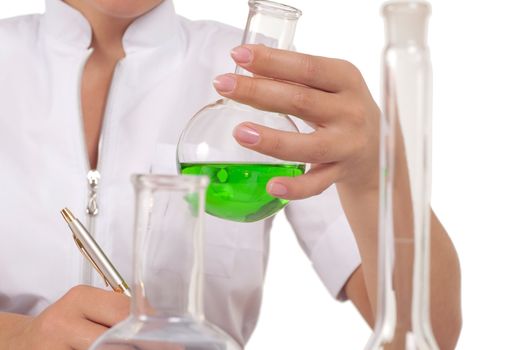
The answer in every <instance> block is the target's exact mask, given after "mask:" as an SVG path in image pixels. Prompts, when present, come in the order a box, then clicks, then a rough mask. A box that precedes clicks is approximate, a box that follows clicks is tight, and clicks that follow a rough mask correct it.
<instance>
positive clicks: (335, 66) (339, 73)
mask: <svg viewBox="0 0 527 350" xmlns="http://www.w3.org/2000/svg"><path fill="white" fill-rule="evenodd" d="M231 55H232V57H233V59H234V60H235V61H236V63H237V64H238V65H239V66H241V67H243V68H244V69H246V70H248V71H250V72H252V73H254V74H256V75H261V76H265V77H269V78H273V79H279V80H286V81H291V82H295V83H298V84H302V85H306V86H310V87H314V88H316V89H320V90H324V91H328V92H339V91H342V90H345V89H347V88H350V87H353V86H354V83H356V82H360V81H362V75H361V74H360V72H359V70H358V69H357V68H356V67H355V66H354V65H353V64H351V63H349V62H347V61H344V60H339V59H333V58H327V57H320V56H312V55H306V54H302V53H298V52H292V51H286V50H279V49H272V48H269V47H266V46H264V45H244V46H239V47H237V48H235V49H233V50H232V52H231Z"/></svg>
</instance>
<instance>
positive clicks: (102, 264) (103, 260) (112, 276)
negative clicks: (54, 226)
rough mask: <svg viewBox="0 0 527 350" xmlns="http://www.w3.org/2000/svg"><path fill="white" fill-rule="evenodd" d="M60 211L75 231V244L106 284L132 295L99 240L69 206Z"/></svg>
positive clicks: (116, 290)
mask: <svg viewBox="0 0 527 350" xmlns="http://www.w3.org/2000/svg"><path fill="white" fill-rule="evenodd" d="M60 213H61V214H62V217H64V220H66V222H67V223H68V226H69V227H70V229H71V232H72V233H73V240H74V241H75V244H76V245H77V247H78V248H79V250H80V251H81V253H82V254H83V255H84V256H85V257H86V259H88V261H89V262H90V263H91V264H92V266H93V268H94V269H95V270H96V271H97V272H98V273H99V275H101V277H102V279H103V280H104V283H106V286H108V285H109V286H111V287H112V289H113V290H114V291H115V292H118V293H123V294H124V295H126V296H129V297H130V296H132V295H131V293H130V288H129V287H128V285H127V284H126V282H125V281H124V279H123V278H122V277H121V275H120V274H119V272H117V270H116V269H115V267H114V266H113V265H112V263H111V262H110V260H109V259H108V258H107V257H106V255H105V254H104V252H103V251H102V249H101V248H100V247H99V245H98V244H97V242H95V240H94V239H93V237H92V236H91V234H90V233H89V232H88V230H86V228H85V227H84V226H83V225H82V224H81V222H80V221H79V220H78V219H77V218H75V216H73V213H72V212H71V211H70V210H69V209H68V208H64V209H62V210H61V211H60Z"/></svg>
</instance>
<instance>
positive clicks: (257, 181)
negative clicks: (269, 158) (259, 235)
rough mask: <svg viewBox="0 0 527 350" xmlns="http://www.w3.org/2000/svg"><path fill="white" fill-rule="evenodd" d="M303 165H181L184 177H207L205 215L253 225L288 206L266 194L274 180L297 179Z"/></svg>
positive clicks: (283, 200) (283, 201)
mask: <svg viewBox="0 0 527 350" xmlns="http://www.w3.org/2000/svg"><path fill="white" fill-rule="evenodd" d="M304 170H305V165H304V164H244V163H232V164H219V163H181V173H182V174H183V175H207V176H208V177H209V178H210V185H209V187H208V189H207V199H206V204H205V211H206V212H207V213H209V214H211V215H214V216H217V217H219V218H222V219H227V220H232V221H239V222H253V221H258V220H261V219H264V218H266V217H268V216H271V215H273V214H275V213H276V212H277V211H279V210H280V209H282V208H283V207H285V205H286V204H287V203H288V202H289V201H288V200H285V199H280V198H275V197H273V196H271V195H270V194H269V193H267V191H266V189H265V188H266V185H267V182H268V181H269V180H271V179H272V178H273V177H277V176H298V175H302V174H303V173H304Z"/></svg>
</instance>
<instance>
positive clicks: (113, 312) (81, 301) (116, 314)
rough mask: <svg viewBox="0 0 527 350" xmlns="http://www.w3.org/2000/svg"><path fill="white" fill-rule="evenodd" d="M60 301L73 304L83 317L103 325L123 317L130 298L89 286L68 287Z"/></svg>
mask: <svg viewBox="0 0 527 350" xmlns="http://www.w3.org/2000/svg"><path fill="white" fill-rule="evenodd" d="M62 301H64V302H66V303H69V304H74V305H75V306H76V307H77V309H78V311H79V312H80V313H81V315H82V316H83V317H84V318H85V319H87V320H89V321H91V322H95V323H98V324H100V325H102V326H105V327H111V326H113V325H114V324H116V323H118V322H120V321H122V320H123V319H125V318H126V317H127V316H128V314H129V309H130V298H128V297H126V296H125V295H123V294H119V293H116V292H110V291H106V290H102V289H99V288H94V287H89V286H76V287H74V288H72V289H70V291H69V292H68V293H66V295H65V296H64V297H63V298H62Z"/></svg>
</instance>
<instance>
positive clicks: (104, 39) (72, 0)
mask: <svg viewBox="0 0 527 350" xmlns="http://www.w3.org/2000/svg"><path fill="white" fill-rule="evenodd" d="M64 2H65V3H67V4H68V5H70V6H71V7H73V8H75V9H77V10H78V11H79V12H80V13H82V14H83V16H84V17H86V19H87V20H88V22H89V23H90V25H91V28H92V42H91V45H90V47H91V48H93V50H94V51H95V52H97V53H99V54H101V55H104V56H106V57H107V58H110V59H114V60H118V59H121V58H123V57H124V56H125V52H124V48H123V36H124V33H125V31H126V28H128V26H129V25H130V23H132V22H133V21H134V19H135V18H118V17H113V16H109V15H106V14H104V13H103V12H101V11H99V10H98V9H96V8H94V7H93V5H90V3H89V2H88V1H82V0H64Z"/></svg>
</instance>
